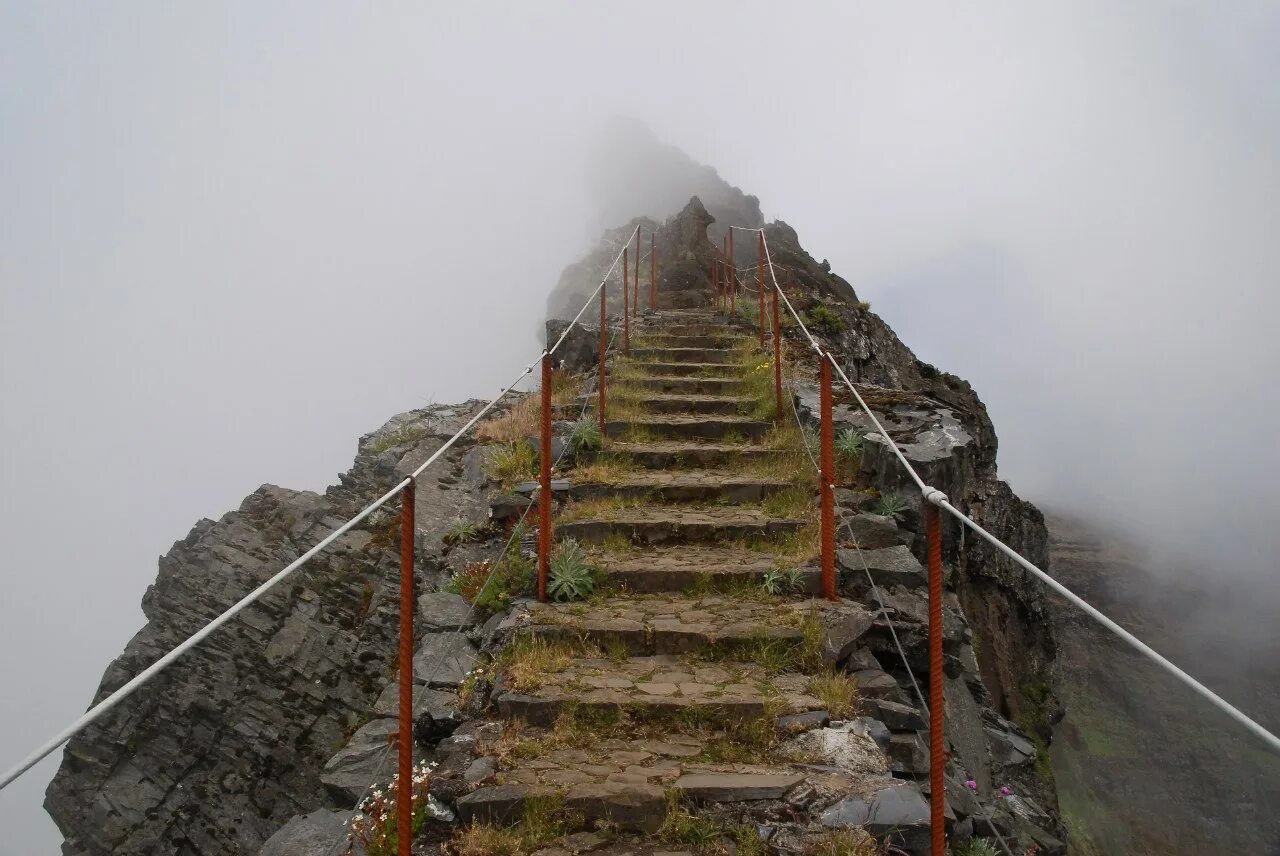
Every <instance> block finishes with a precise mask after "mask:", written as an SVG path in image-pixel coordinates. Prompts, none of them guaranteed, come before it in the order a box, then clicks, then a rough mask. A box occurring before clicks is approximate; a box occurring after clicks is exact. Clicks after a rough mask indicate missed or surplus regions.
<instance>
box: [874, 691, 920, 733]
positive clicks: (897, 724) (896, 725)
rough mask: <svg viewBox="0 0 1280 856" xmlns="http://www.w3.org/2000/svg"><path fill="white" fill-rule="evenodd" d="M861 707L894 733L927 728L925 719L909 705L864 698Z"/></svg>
mask: <svg viewBox="0 0 1280 856" xmlns="http://www.w3.org/2000/svg"><path fill="white" fill-rule="evenodd" d="M859 706H860V707H861V708H862V710H863V712H864V713H866V714H867V715H868V716H872V717H875V718H876V719H878V720H880V721H881V722H883V723H884V724H885V725H887V726H888V727H889V728H892V729H893V730H894V731H920V730H923V729H924V728H925V721H924V717H922V716H921V715H920V712H919V711H918V710H916V709H915V708H914V707H912V706H911V705H909V704H899V703H898V702H896V701H889V700H888V699H881V698H864V699H862V700H861V702H860V705H859Z"/></svg>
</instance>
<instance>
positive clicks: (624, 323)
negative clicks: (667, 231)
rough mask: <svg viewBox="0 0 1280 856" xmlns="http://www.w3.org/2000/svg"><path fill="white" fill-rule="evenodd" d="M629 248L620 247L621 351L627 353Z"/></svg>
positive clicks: (629, 331)
mask: <svg viewBox="0 0 1280 856" xmlns="http://www.w3.org/2000/svg"><path fill="white" fill-rule="evenodd" d="M629 249H630V247H623V248H622V353H624V354H628V355H630V353H631V313H630V312H629V311H628V308H629V307H628V301H630V300H631V298H630V297H629V296H628V295H629V294H630V290H631V286H630V283H628V282H627V276H628V275H629V274H628V271H629V270H630V268H628V267H627V251H628V250H629ZM606 287H607V286H606Z"/></svg>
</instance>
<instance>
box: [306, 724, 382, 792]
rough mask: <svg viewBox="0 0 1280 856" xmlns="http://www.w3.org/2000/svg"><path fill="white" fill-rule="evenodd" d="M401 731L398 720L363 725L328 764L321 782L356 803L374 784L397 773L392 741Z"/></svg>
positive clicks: (322, 774)
mask: <svg viewBox="0 0 1280 856" xmlns="http://www.w3.org/2000/svg"><path fill="white" fill-rule="evenodd" d="M399 731H400V726H399V723H398V722H397V721H396V720H394V719H375V720H374V721H373V722H370V723H367V724H366V725H363V726H361V727H360V729H359V730H358V731H356V733H355V734H353V735H351V739H350V740H348V741H347V745H346V746H344V747H342V749H340V750H338V753H337V754H336V755H334V756H333V757H332V758H330V759H329V761H328V763H326V764H325V765H324V771H323V772H322V773H321V774H320V781H321V782H323V783H324V784H325V786H326V787H328V788H329V789H330V790H331V791H333V792H334V794H335V795H336V796H337V798H338V799H339V800H340V801H341V802H343V803H348V804H349V803H354V802H355V801H356V799H358V798H359V797H360V796H361V795H362V794H363V793H364V792H365V790H366V789H367V788H368V787H369V786H370V785H371V784H374V783H376V782H380V781H382V780H384V779H385V780H387V781H390V779H391V775H392V773H394V772H395V758H394V757H393V756H394V754H395V750H394V748H393V747H392V746H391V744H390V743H389V742H388V741H389V740H390V738H391V736H392V735H394V734H397V733H399Z"/></svg>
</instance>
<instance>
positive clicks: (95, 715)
mask: <svg viewBox="0 0 1280 856" xmlns="http://www.w3.org/2000/svg"><path fill="white" fill-rule="evenodd" d="M639 231H640V226H639V225H638V224H637V225H636V227H635V229H634V230H632V232H631V237H630V238H628V239H627V243H626V244H625V245H624V246H623V249H626V247H629V246H630V245H631V241H632V240H634V239H635V237H636V235H637V234H639ZM622 252H623V250H621V249H620V250H618V253H617V255H615V256H614V257H613V264H611V265H610V266H609V270H608V271H607V272H606V273H605V275H604V277H602V278H601V280H600V284H599V285H597V286H596V287H595V290H594V291H592V292H591V295H590V296H589V297H587V299H586V301H585V302H584V303H583V305H582V308H581V309H580V310H578V314H577V315H575V316H574V317H573V320H572V321H570V322H569V326H568V327H566V328H565V331H564V333H562V334H561V336H560V338H559V339H557V340H556V343H555V344H554V345H552V346H551V347H550V348H546V349H544V350H543V351H542V353H541V354H539V355H538V359H537V360H535V361H534V362H532V363H530V364H529V365H528V366H526V367H525V369H524V371H522V372H521V373H520V375H519V376H518V377H517V378H516V379H515V380H514V381H512V382H511V383H509V384H508V385H507V386H505V387H503V389H502V391H501V392H499V393H498V395H497V396H496V397H495V398H494V399H493V400H492V401H490V402H489V403H488V404H486V405H485V406H484V407H482V408H481V409H480V410H479V412H477V413H476V414H475V415H474V416H472V417H471V419H470V420H468V421H467V423H466V424H465V425H463V426H462V427H461V428H459V429H458V431H457V432H456V433H454V435H453V436H452V437H450V438H449V439H448V440H446V441H445V443H444V444H443V445H442V446H441V447H440V448H439V449H437V450H436V451H435V452H434V453H433V454H432V455H431V456H430V457H428V458H427V459H426V460H425V461H423V462H422V464H420V465H419V466H418V468H417V469H415V470H414V471H413V473H412V474H411V475H409V476H406V477H405V478H403V479H401V480H400V481H399V482H397V483H396V485H395V486H394V487H392V488H391V489H390V490H388V491H387V492H386V493H384V494H382V495H381V496H379V497H378V498H377V499H375V500H374V501H373V502H371V503H369V504H368V505H366V506H365V507H364V508H362V509H361V510H360V511H359V512H357V513H356V515H355V516H354V517H352V518H351V519H350V520H348V521H347V522H346V523H344V524H342V525H341V526H339V527H338V528H337V529H335V530H334V531H333V532H331V533H329V535H327V536H326V537H325V538H324V539H323V540H321V541H320V542H319V543H318V544H316V545H315V546H314V547H312V548H311V549H310V550H308V551H307V552H305V553H303V554H302V555H301V556H299V557H298V558H297V559H294V560H293V561H292V562H290V563H289V564H288V565H287V566H285V567H284V568H283V569H282V570H280V571H279V572H277V573H276V574H275V575H274V576H273V577H271V578H270V579H269V580H267V581H266V582H264V583H262V584H261V585H259V586H258V587H257V588H255V589H254V590H253V591H251V592H249V593H248V594H247V595H245V596H244V597H243V598H241V599H240V600H238V601H237V602H236V603H235V604H234V605H232V606H231V607H230V608H229V609H227V610H226V611H225V612H223V613H222V614H221V615H219V616H218V617H217V618H214V619H213V620H212V621H210V622H209V623H208V624H206V625H205V626H204V627H202V628H200V629H199V630H197V631H196V632H195V633H193V634H192V635H191V636H189V637H188V638H187V639H185V640H184V641H182V642H180V643H179V644H178V645H176V646H175V647H174V648H173V649H172V650H170V651H169V652H168V653H166V654H165V655H163V656H162V657H160V659H158V660H156V661H155V662H154V663H152V664H151V665H150V666H148V667H147V668H145V669H143V670H142V671H141V672H139V673H138V674H137V675H135V676H134V677H133V678H132V679H131V680H130V681H129V682H128V683H126V684H125V685H124V686H122V687H120V688H119V689H117V690H116V691H115V692H113V693H111V694H110V695H108V696H107V697H106V698H104V699H103V700H102V701H100V702H98V703H97V704H96V705H94V706H93V707H91V708H89V710H87V711H86V712H85V713H84V714H83V715H81V716H80V717H79V718H78V719H76V720H75V721H74V722H72V723H71V724H70V725H68V726H67V727H66V728H64V729H62V730H61V731H59V732H58V733H57V734H55V735H54V736H53V737H51V738H50V739H49V740H47V741H46V742H45V743H43V744H41V745H40V746H39V747H38V748H37V749H35V750H34V751H32V752H31V753H30V754H29V755H27V756H26V757H25V758H23V759H22V760H21V761H19V762H18V763H17V764H16V765H15V766H14V767H13V768H11V769H10V770H9V771H8V772H6V773H5V774H4V776H2V777H0V790H3V789H4V788H6V787H7V786H8V785H9V784H11V783H12V782H13V781H14V780H15V779H17V778H18V777H19V776H21V775H22V774H23V773H25V772H26V771H27V770H29V769H31V768H32V767H34V766H35V765H36V764H37V763H39V762H40V761H41V760H42V759H43V758H44V757H45V756H47V755H48V754H49V753H51V752H53V751H54V750H55V749H57V748H58V747H59V746H61V745H62V744H63V743H66V742H67V741H68V740H70V739H71V738H72V737H74V736H75V735H76V734H78V733H80V732H81V731H83V730H84V729H85V728H87V727H88V726H89V725H91V724H92V723H94V722H96V721H97V720H99V719H101V718H102V717H103V716H104V715H106V714H107V713H109V712H110V711H111V710H112V709H113V708H114V707H116V706H117V705H118V704H120V702H122V701H124V700H125V699H126V698H128V697H129V696H131V695H133V693H134V692H136V691H137V690H138V689H139V688H141V687H142V686H143V685H145V684H146V683H147V682H149V681H150V680H151V679H152V678H154V677H155V676H156V675H158V674H160V672H162V671H164V670H165V669H166V668H167V667H169V666H170V665H172V663H173V662H174V661H175V660H177V659H178V658H179V657H181V656H182V655H183V654H185V653H186V652H187V651H189V650H191V649H192V648H194V647H195V646H196V645H198V644H200V642H202V641H203V640H204V639H206V638H207V637H208V636H209V635H210V634H211V633H213V632H214V631H215V630H217V629H218V628H219V627H221V626H222V625H224V624H226V623H227V622H228V621H230V620H231V619H232V618H235V617H236V615H238V614H239V613H240V612H242V611H243V610H244V609H245V608H246V607H248V606H249V605H250V604H252V603H254V602H255V601H257V600H258V599H259V598H261V597H262V596H263V595H264V594H266V593H267V592H268V591H270V590H271V589H273V588H275V586H277V585H278V584H279V583H280V582H281V581H283V580H284V579H285V578H286V577H288V576H289V575H291V574H292V573H293V572H294V571H296V570H297V569H298V568H300V567H302V566H303V565H304V564H306V563H307V562H308V561H309V560H310V559H312V558H313V557H314V556H315V555H316V554H317V553H319V552H320V551H321V550H323V549H324V548H325V547H328V546H329V545H330V544H332V543H333V542H334V541H336V540H337V539H338V538H340V537H342V536H343V535H344V534H346V533H347V532H348V531H350V530H351V529H352V528H353V527H354V526H355V525H356V524H358V523H359V522H360V521H362V520H364V519H365V518H367V517H368V516H369V515H370V514H372V513H373V512H375V511H377V510H378V509H379V508H381V507H382V506H383V505H385V504H386V503H387V502H389V501H390V500H391V499H392V498H393V497H395V496H396V495H398V494H399V493H400V492H401V491H402V490H404V489H405V488H406V487H408V486H409V485H410V484H411V483H412V482H413V481H415V480H416V479H417V478H418V476H420V475H422V473H423V472H424V471H425V470H426V469H427V467H429V466H431V465H432V464H433V463H435V462H436V461H437V460H438V459H439V458H440V456H441V455H443V454H444V453H445V452H447V451H448V450H449V449H450V448H452V447H453V446H454V444H456V443H457V442H458V440H460V439H461V438H462V437H463V436H464V435H465V434H466V433H467V432H468V431H470V430H471V428H472V427H474V426H475V424H476V423H477V422H479V421H480V420H481V419H482V418H483V417H484V416H485V414H487V413H488V412H489V411H490V410H492V409H493V408H494V407H495V406H496V405H497V404H498V402H499V401H501V400H502V399H503V398H505V397H506V396H507V395H508V394H509V393H510V392H511V391H512V390H514V389H515V388H516V385H517V384H519V383H520V381H522V380H524V378H525V377H527V376H528V375H529V374H531V373H532V372H533V369H534V367H535V366H537V365H538V364H539V363H540V362H541V361H542V358H543V357H545V356H548V355H550V354H554V353H555V352H556V349H558V348H559V347H560V345H562V344H563V343H564V340H565V338H567V337H568V335H569V331H570V330H572V329H573V327H574V326H575V325H576V324H577V323H578V321H579V319H581V318H582V315H583V313H584V312H586V310H587V307H589V306H590V305H591V304H592V303H593V302H594V300H595V297H596V295H597V294H599V293H600V289H602V288H604V287H605V283H606V282H607V281H608V279H609V277H610V276H611V275H612V274H613V271H614V268H616V267H617V266H618V261H619V259H621V258H622Z"/></svg>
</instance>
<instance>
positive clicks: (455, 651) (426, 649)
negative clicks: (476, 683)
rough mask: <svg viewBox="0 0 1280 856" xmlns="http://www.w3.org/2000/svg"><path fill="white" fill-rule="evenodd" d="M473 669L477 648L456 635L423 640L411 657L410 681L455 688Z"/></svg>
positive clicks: (443, 635)
mask: <svg viewBox="0 0 1280 856" xmlns="http://www.w3.org/2000/svg"><path fill="white" fill-rule="evenodd" d="M475 666H476V646H475V645H472V644H471V642H470V641H469V640H468V639H467V638H466V637H465V636H459V635H458V634H456V633H435V634H432V635H430V636H427V637H426V638H425V639H423V641H422V644H421V645H420V646H419V647H418V652H417V653H416V654H414V655H413V679H414V680H415V681H418V682H420V683H425V684H427V685H428V686H431V687H450V688H452V687H457V686H458V685H459V684H461V683H462V682H463V680H465V679H466V677H467V673H468V672H470V671H471V670H472V669H474V668H475Z"/></svg>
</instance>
